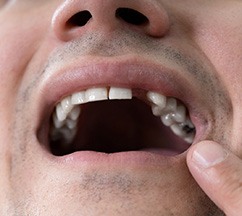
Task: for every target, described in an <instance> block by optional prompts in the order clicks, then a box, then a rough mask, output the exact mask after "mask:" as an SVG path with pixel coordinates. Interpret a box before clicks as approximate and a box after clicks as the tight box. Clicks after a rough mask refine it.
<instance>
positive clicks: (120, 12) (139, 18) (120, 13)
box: [116, 8, 149, 25]
mask: <svg viewBox="0 0 242 216" xmlns="http://www.w3.org/2000/svg"><path fill="white" fill-rule="evenodd" d="M116 17H117V18H119V19H122V20H124V21H125V22H127V23H129V24H132V25H144V24H147V23H148V22H149V20H148V18H147V17H146V16H145V15H143V14H142V13H140V12H138V11H136V10H133V9H130V8H118V9H117V10H116Z"/></svg>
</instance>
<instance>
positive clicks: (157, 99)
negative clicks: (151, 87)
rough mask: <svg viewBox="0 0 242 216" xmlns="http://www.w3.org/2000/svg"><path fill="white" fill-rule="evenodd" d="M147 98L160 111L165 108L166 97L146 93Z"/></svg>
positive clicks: (154, 93)
mask: <svg viewBox="0 0 242 216" xmlns="http://www.w3.org/2000/svg"><path fill="white" fill-rule="evenodd" d="M147 98H148V99H149V100H150V101H151V102H152V103H154V104H155V105H157V106H158V107H159V108H160V109H163V108H165V107H166V96H164V95H161V94H159V93H156V92H148V93H147Z"/></svg>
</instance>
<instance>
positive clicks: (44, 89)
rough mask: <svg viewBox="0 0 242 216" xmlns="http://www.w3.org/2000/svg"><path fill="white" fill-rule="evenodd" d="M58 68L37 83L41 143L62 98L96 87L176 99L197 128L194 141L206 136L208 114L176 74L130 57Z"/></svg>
mask: <svg viewBox="0 0 242 216" xmlns="http://www.w3.org/2000/svg"><path fill="white" fill-rule="evenodd" d="M60 64H61V63H60ZM59 68H60V69H59V70H53V68H51V67H49V68H47V69H46V70H45V72H44V73H46V74H43V77H44V78H43V79H41V81H40V86H39V87H40V92H41V98H40V100H38V101H39V102H40V106H39V107H41V108H40V109H41V110H40V113H41V114H40V116H41V118H39V122H38V127H39V128H38V130H39V131H42V132H39V133H40V134H39V139H41V142H47V134H46V131H47V130H46V128H47V127H48V126H47V125H48V124H49V123H48V122H49V121H48V120H47V119H49V118H50V115H51V113H52V112H53V109H54V107H55V105H56V104H57V103H58V102H59V101H60V100H61V99H62V98H63V97H65V96H67V95H71V94H72V93H74V92H78V91H81V90H85V89H88V88H90V87H98V86H118V87H126V88H130V89H144V90H147V91H155V92H159V93H161V94H163V95H166V96H169V97H174V98H177V99H179V100H180V101H182V102H183V103H184V104H185V105H186V107H187V108H188V111H189V114H190V118H191V119H192V121H193V124H194V125H195V127H196V137H195V140H194V142H197V141H198V140H200V139H201V137H204V134H205V133H206V134H207V133H208V131H207V130H208V129H209V127H207V124H208V121H207V119H206V118H205V116H208V115H207V113H206V115H205V113H203V110H204V109H202V102H199V101H197V100H196V95H195V93H193V92H194V91H191V90H190V89H189V83H188V81H187V80H185V79H184V78H182V76H181V74H180V73H179V71H174V70H171V69H169V68H167V67H165V66H164V65H159V64H157V63H156V64H155V63H153V62H151V61H148V60H138V59H137V58H135V57H133V58H132V57H130V56H129V57H123V58H120V59H119V60H114V59H112V58H104V57H103V58H95V57H93V58H90V57H88V58H86V59H85V60H83V58H82V59H81V60H80V59H78V58H77V59H76V60H75V61H74V62H71V63H70V64H68V63H67V64H66V63H65V65H63V66H62V65H60V67H59ZM46 77H47V78H46ZM194 107H196V109H194ZM195 110H196V111H195ZM43 119H45V121H43ZM43 131H45V132H43ZM44 133H45V135H44Z"/></svg>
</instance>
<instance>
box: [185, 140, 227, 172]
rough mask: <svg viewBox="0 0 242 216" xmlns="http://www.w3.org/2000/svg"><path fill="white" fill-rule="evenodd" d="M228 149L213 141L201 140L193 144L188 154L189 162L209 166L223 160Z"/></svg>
mask: <svg viewBox="0 0 242 216" xmlns="http://www.w3.org/2000/svg"><path fill="white" fill-rule="evenodd" d="M227 156H228V151H227V150H226V149H224V148H223V147H222V145H220V144H218V143H216V142H213V141H201V142H199V143H197V144H195V145H194V146H192V147H191V148H190V149H189V151H188V154H187V163H188V164H189V165H192V166H194V165H195V166H196V167H199V168H203V169H206V168H209V167H211V166H215V165H217V164H219V163H221V162H223V161H224V160H225V159H226V157H227Z"/></svg>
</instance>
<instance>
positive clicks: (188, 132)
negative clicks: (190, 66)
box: [50, 87, 195, 144]
mask: <svg viewBox="0 0 242 216" xmlns="http://www.w3.org/2000/svg"><path fill="white" fill-rule="evenodd" d="M132 96H133V95H132V90H131V89H128V88H118V87H110V88H106V87H102V88H89V89H87V90H85V91H80V92H76V93H74V94H72V95H71V96H68V97H66V98H64V99H63V100H62V101H61V102H59V103H58V104H57V106H56V109H55V112H54V113H53V126H52V129H51V132H50V136H51V139H52V140H58V139H60V138H61V139H62V140H64V142H65V143H66V144H69V143H71V142H72V141H73V139H74V137H75V135H76V132H77V123H78V118H79V116H80V114H81V106H80V104H84V103H88V102H94V101H103V100H123V99H132ZM146 97H147V100H148V101H149V102H150V104H151V109H152V112H153V114H154V115H155V116H158V117H160V118H161V121H162V123H163V124H164V125H166V126H168V127H170V129H171V130H172V131H173V133H174V134H175V135H177V136H179V137H181V138H183V139H184V140H185V141H186V142H188V143H192V142H193V139H194V136H195V127H194V125H193V124H192V122H191V120H190V118H189V117H188V116H187V111H186V108H185V106H184V105H182V104H180V103H179V104H178V101H177V100H176V99H175V98H172V97H166V96H164V95H162V94H159V93H156V92H150V91H149V92H148V93H147V95H146Z"/></svg>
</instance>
